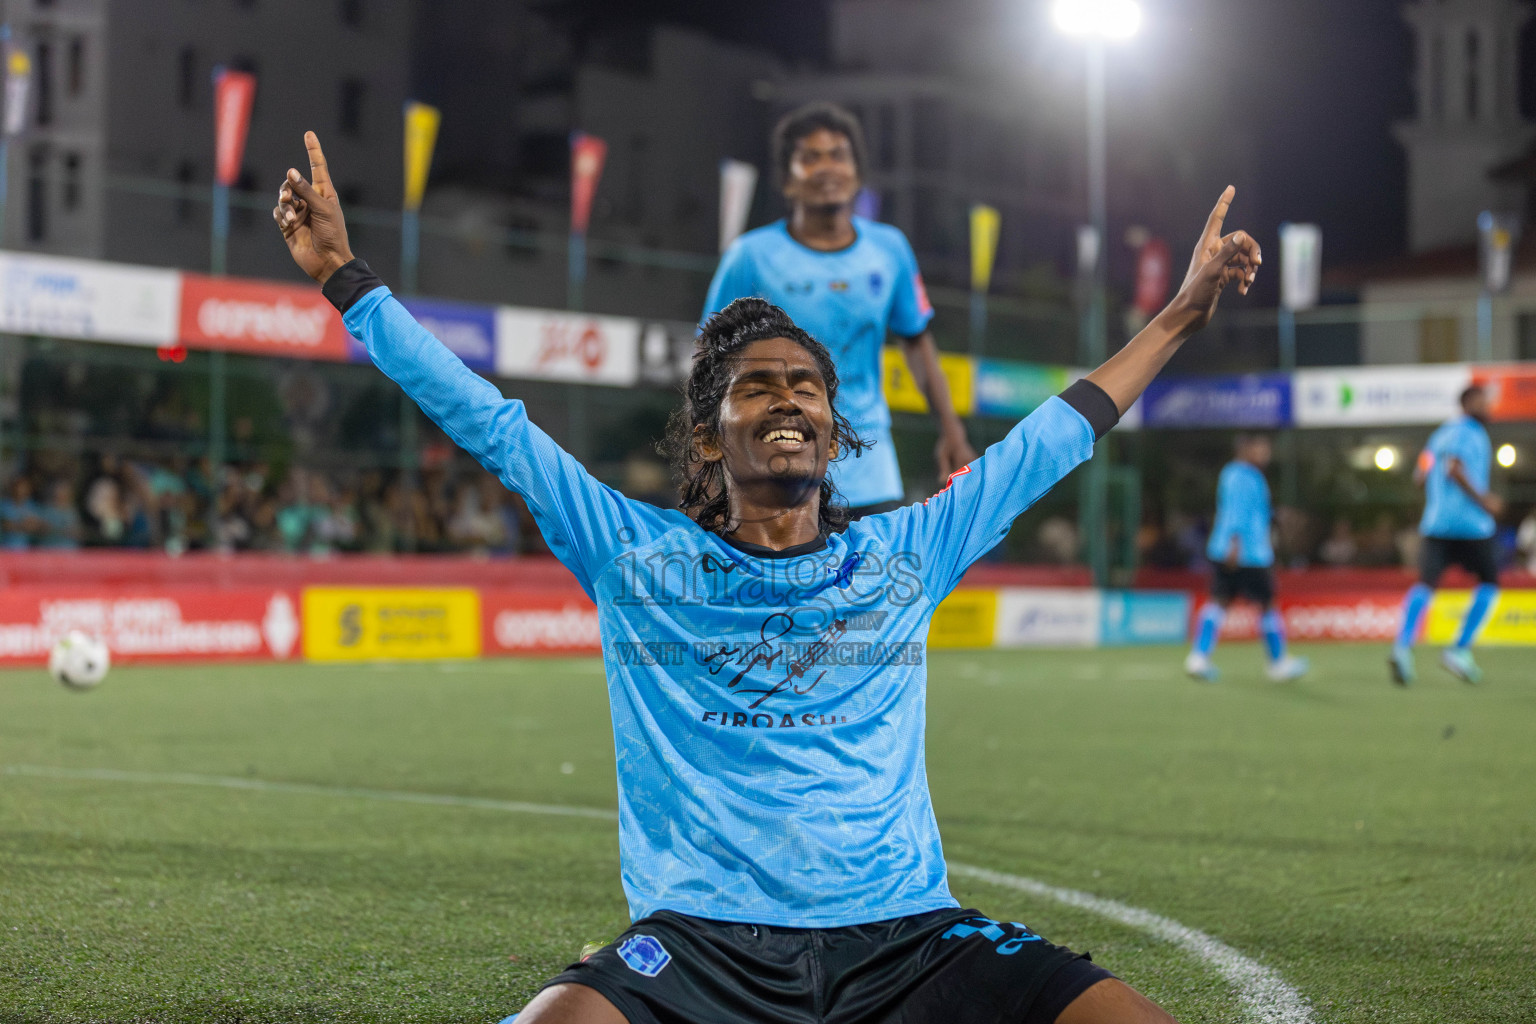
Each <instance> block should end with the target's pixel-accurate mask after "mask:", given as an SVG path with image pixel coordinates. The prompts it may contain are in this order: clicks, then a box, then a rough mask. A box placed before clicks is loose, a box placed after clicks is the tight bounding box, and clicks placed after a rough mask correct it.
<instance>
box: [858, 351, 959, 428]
mask: <svg viewBox="0 0 1536 1024" xmlns="http://www.w3.org/2000/svg"><path fill="white" fill-rule="evenodd" d="M880 361H881V363H882V367H881V370H882V376H883V377H884V379H885V402H886V404H887V405H889V406H890V407H891V411H892V412H918V413H924V412H927V411H928V399H927V398H926V397H925V396H924V395H923V392H922V389H921V388H919V387H918V386H917V378H916V377H914V376H912V369H911V367H909V366H908V365H907V357H906V354H905V353H904V352H902V350H901V348H900V346H897V345H887V346H885V348H883V349H882V350H881V352H880ZM939 372H940V373H942V374H944V379H945V380H947V381H949V397H950V400H951V401H952V402H954V406H955V412H956V414H958V415H960V416H969V415H971V414H972V413H973V412H975V411H976V363H975V361H974V360H973V359H971V358H970V357H969V356H961V355H955V354H953V353H950V352H940V353H939Z"/></svg>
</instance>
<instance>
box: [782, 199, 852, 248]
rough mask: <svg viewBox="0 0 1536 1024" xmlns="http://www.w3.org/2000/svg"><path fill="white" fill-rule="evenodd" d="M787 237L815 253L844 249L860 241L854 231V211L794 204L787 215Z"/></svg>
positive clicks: (845, 207)
mask: <svg viewBox="0 0 1536 1024" xmlns="http://www.w3.org/2000/svg"><path fill="white" fill-rule="evenodd" d="M789 236H790V237H791V238H793V239H794V240H795V241H797V242H799V243H800V244H801V245H803V246H805V247H806V248H807V249H815V250H817V251H818V252H835V251H837V250H838V249H846V248H848V247H849V246H850V245H852V244H853V243H854V242H857V241H858V240H859V233H858V232H857V231H856V230H854V227H853V207H852V206H849V205H846V204H844V205H839V206H805V205H803V204H796V205H795V207H794V209H793V210H792V211H790V214H789Z"/></svg>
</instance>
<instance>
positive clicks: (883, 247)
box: [704, 103, 976, 518]
mask: <svg viewBox="0 0 1536 1024" xmlns="http://www.w3.org/2000/svg"><path fill="white" fill-rule="evenodd" d="M773 155H774V166H775V168H776V170H777V172H778V176H779V179H780V182H781V184H782V186H783V189H784V198H785V199H786V200H787V201H788V202H789V208H790V211H789V216H788V217H786V218H784V219H782V220H778V221H775V222H774V223H772V224H769V225H768V226H766V227H761V228H758V229H756V230H755V231H748V232H747V233H746V234H744V235H742V236H741V237H740V238H738V239H736V241H735V242H733V243H732V244H731V247H730V248H729V249H727V250H726V251H725V255H724V256H723V257H721V260H720V266H719V267H718V268H717V269H716V270H715V278H714V280H713V281H711V282H710V286H709V297H708V299H706V300H705V303H704V318H705V319H706V320H707V319H709V316H710V314H712V313H717V312H719V311H720V310H722V309H724V308H725V307H726V306H727V305H729V304H730V303H731V302H732V301H734V300H736V299H740V298H745V297H747V296H755V297H757V298H760V299H767V300H768V301H769V302H771V303H773V304H774V305H775V306H778V307H779V308H780V309H782V310H784V312H786V313H788V314H789V315H790V318H791V319H793V320H794V321H795V323H796V324H798V325H799V326H800V327H802V328H804V329H805V330H806V331H807V332H808V333H809V334H810V335H811V336H812V337H813V338H816V339H817V340H819V341H821V342H822V343H823V344H824V345H826V346H827V349H828V350H829V351H830V352H831V353H832V361H833V363H834V365H836V366H837V375H838V379H839V381H840V382H841V389H840V391H839V392H838V394H839V395H840V397H841V402H840V403H839V405H840V408H841V411H842V413H843V415H844V416H847V417H848V421H849V422H850V423H851V424H852V425H853V428H854V430H855V431H856V432H857V433H858V435H859V436H860V437H861V438H863V440H864V441H865V442H866V443H867V444H868V445H869V447H868V448H867V450H862V451H853V452H845V453H843V454H844V458H842V459H840V460H839V461H838V462H837V464H836V465H835V466H834V467H833V470H832V480H833V483H834V485H835V486H836V488H837V490H838V492H839V493H840V494H841V496H842V498H843V500H844V501H846V502H847V503H848V505H849V507H850V508H851V509H852V511H853V516H854V518H858V517H859V516H863V515H873V514H875V513H878V512H887V511H889V510H891V509H893V508H896V507H897V506H898V505H900V504H902V500H903V498H904V497H905V493H906V492H905V490H904V489H903V487H902V483H901V470H900V468H899V467H898V466H897V462H896V449H895V446H894V445H893V444H892V443H891V411H890V409H889V408H888V407H887V406H886V404H885V392H884V388H883V384H882V376H881V368H880V354H881V350H882V349H883V348H884V347H885V343H886V340H887V339H888V338H889V337H890V336H891V335H895V336H896V337H897V338H899V339H901V344H902V348H903V350H904V352H905V354H906V357H907V365H908V366H909V367H911V369H912V375H913V376H914V377H915V378H916V380H917V384H918V387H919V388H921V389H922V392H923V394H924V396H925V397H926V398H927V399H928V408H929V409H930V410H932V412H933V415H934V418H935V419H936V420H937V421H938V428H939V441H938V446H937V447H936V448H935V449H934V459H935V461H936V462H937V464H938V470H939V477H940V478H941V479H943V478H947V477H948V476H949V474H951V473H953V472H954V471H955V470H957V469H959V468H960V467H961V466H964V465H967V464H969V463H970V462H972V461H973V460H974V459H975V458H976V451H975V449H973V448H972V447H971V443H970V441H969V440H968V439H967V438H966V435H965V425H964V424H963V423H961V421H960V417H959V416H958V415H956V413H955V407H954V403H953V402H952V401H951V399H950V394H949V382H948V381H947V380H946V379H945V377H944V375H943V374H942V373H941V372H940V371H939V351H938V347H937V346H936V345H935V344H934V341H933V333H932V332H931V331H929V330H928V324H929V321H931V320H932V319H933V307H932V306H931V305H929V303H928V294H927V292H926V291H925V290H924V288H923V276H922V274H921V273H919V271H918V269H917V257H916V256H914V255H913V253H912V246H911V244H909V243H908V242H907V236H906V235H904V234H902V233H901V229H900V228H897V227H893V226H892V225H890V224H880V223H877V222H875V221H872V220H866V219H864V218H863V217H855V216H854V215H853V203H854V199H855V197H857V196H858V194H859V187H860V185H861V183H862V179H863V172H864V168H865V150H864V136H863V133H862V132H861V131H860V130H859V122H858V121H857V119H855V118H854V116H853V115H852V114H850V113H849V112H848V111H846V110H844V109H842V108H841V107H838V106H835V105H833V104H831V103H812V104H810V105H808V106H805V107H802V108H800V109H799V110H796V111H795V112H793V113H791V114H789V115H788V116H787V117H785V118H784V119H783V120H782V121H780V122H779V124H778V127H776V128H775V129H774V133H773Z"/></svg>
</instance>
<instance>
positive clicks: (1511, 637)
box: [1424, 590, 1536, 647]
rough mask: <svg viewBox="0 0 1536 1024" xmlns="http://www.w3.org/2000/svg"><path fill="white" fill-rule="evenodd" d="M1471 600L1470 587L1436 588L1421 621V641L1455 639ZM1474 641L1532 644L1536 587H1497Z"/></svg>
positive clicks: (1535, 635) (1497, 644)
mask: <svg viewBox="0 0 1536 1024" xmlns="http://www.w3.org/2000/svg"><path fill="white" fill-rule="evenodd" d="M1471 603H1472V591H1470V590H1442V591H1439V592H1437V593H1436V594H1435V598H1434V600H1433V601H1431V602H1430V605H1429V615H1428V617H1427V619H1426V620H1425V622H1424V642H1425V643H1427V644H1434V645H1436V646H1449V645H1450V644H1453V643H1455V642H1456V633H1457V631H1458V630H1460V628H1461V620H1462V619H1463V618H1464V617H1465V616H1466V614H1467V607H1468V606H1469V605H1470V604H1471ZM1476 642H1477V643H1479V644H1486V645H1488V646H1490V647H1536V590H1502V591H1500V592H1499V599H1498V601H1497V602H1496V603H1495V604H1494V606H1493V612H1492V613H1491V614H1490V615H1489V616H1488V623H1487V625H1485V626H1484V627H1483V631H1482V632H1481V633H1479V634H1478V636H1477V641H1476Z"/></svg>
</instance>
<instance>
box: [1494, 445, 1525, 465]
mask: <svg viewBox="0 0 1536 1024" xmlns="http://www.w3.org/2000/svg"><path fill="white" fill-rule="evenodd" d="M1519 454H1520V453H1519V452H1517V451H1515V446H1514V445H1512V444H1501V445H1499V453H1498V460H1499V465H1501V466H1503V467H1504V468H1505V469H1508V468H1509V467H1510V466H1513V465H1514V464H1515V459H1516V458H1517V457H1518V456H1519Z"/></svg>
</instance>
